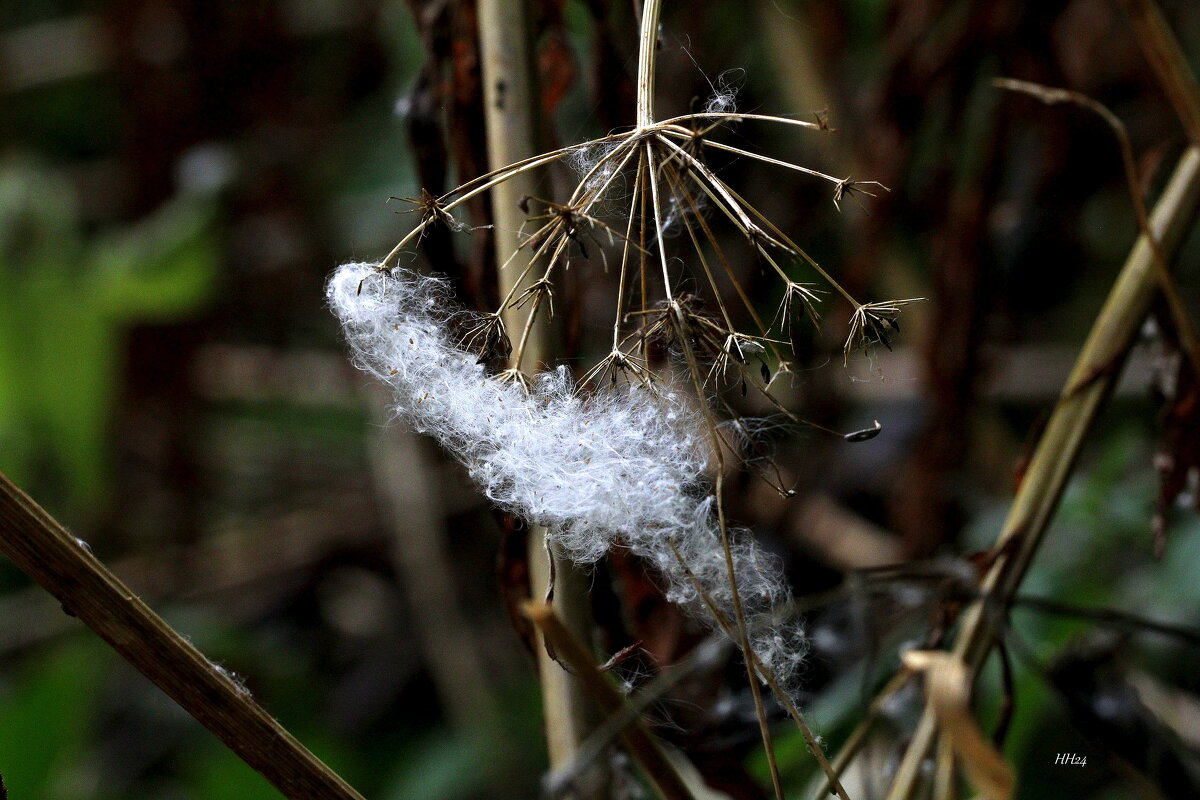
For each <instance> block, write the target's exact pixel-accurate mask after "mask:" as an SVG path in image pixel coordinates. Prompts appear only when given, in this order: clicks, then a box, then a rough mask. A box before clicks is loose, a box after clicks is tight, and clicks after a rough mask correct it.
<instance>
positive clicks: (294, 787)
mask: <svg viewBox="0 0 1200 800" xmlns="http://www.w3.org/2000/svg"><path fill="white" fill-rule="evenodd" d="M0 551H2V552H3V553H4V555H5V556H7V557H8V558H9V559H10V560H12V562H13V563H14V564H16V565H17V566H18V567H19V568H20V569H21V571H23V572H24V573H25V574H26V575H28V576H29V577H31V578H33V580H35V581H36V582H37V583H39V584H40V585H41V586H42V588H44V589H45V590H46V591H48V592H50V594H52V595H54V597H55V598H57V599H58V601H59V602H60V603H62V606H63V610H64V611H66V612H67V613H69V614H71V615H73V616H75V617H78V618H79V619H80V620H81V621H82V622H83V623H84V624H85V625H87V626H88V627H89V628H91V629H92V630H93V631H95V632H96V633H97V634H98V635H99V636H100V638H102V639H104V641H106V642H108V644H109V645H110V646H111V647H112V648H113V649H114V650H116V651H117V653H119V654H120V655H121V657H122V658H124V659H125V660H126V661H128V662H129V663H130V664H132V665H133V666H134V667H135V668H136V669H137V670H138V671H139V672H141V673H142V674H143V675H145V676H146V677H147V678H149V679H150V680H151V681H153V682H154V684H155V685H157V686H158V687H159V688H160V689H162V690H163V692H165V693H166V694H167V695H168V696H169V697H170V698H171V699H173V700H174V701H175V702H177V703H179V705H180V706H182V707H183V709H184V710H185V711H187V712H188V713H189V714H191V715H192V716H193V717H195V718H196V720H197V721H199V722H200V723H201V724H202V725H204V726H205V727H206V728H208V729H209V730H210V731H212V732H213V733H215V734H216V735H217V737H218V738H220V739H221V741H222V742H224V743H225V745H226V746H227V747H229V749H230V750H232V751H233V752H234V753H236V754H237V756H238V757H239V758H241V759H242V760H243V761H245V762H246V763H247V764H249V765H250V766H251V767H253V768H254V769H255V770H257V771H258V772H259V773H261V774H262V775H263V777H265V778H266V779H267V780H268V781H270V782H271V783H272V784H273V785H274V786H275V788H277V789H278V790H279V791H280V792H281V793H283V795H284V796H285V797H288V798H293V800H308V799H309V798H314V799H315V800H363V797H362V795H360V794H359V793H358V792H356V791H355V790H354V789H353V788H351V787H350V785H349V784H347V783H346V782H345V781H344V780H342V779H341V778H340V777H338V775H337V774H336V773H334V772H333V770H331V769H329V767H327V766H325V764H323V763H322V762H321V760H320V759H318V758H317V757H316V756H315V755H313V754H312V753H311V752H309V751H308V750H307V749H306V748H305V747H304V745H302V744H300V742H299V741H297V740H296V738H295V737H294V736H292V735H291V734H290V733H288V732H287V730H285V729H284V727H283V726H282V725H280V724H279V723H278V722H277V721H275V719H273V718H272V717H271V715H270V714H268V713H267V712H266V711H264V710H263V708H262V707H261V706H260V705H258V703H256V702H255V701H254V698H253V697H251V696H250V694H249V693H248V692H246V690H245V689H244V688H243V687H241V686H240V685H238V683H236V682H235V680H234V679H233V678H232V677H231V676H230V675H229V674H228V673H227V672H225V671H223V670H221V669H220V668H218V667H217V666H216V665H215V664H213V663H212V662H211V661H209V660H208V659H207V658H205V657H204V655H203V654H201V653H200V651H199V650H197V649H196V648H195V647H194V646H193V645H192V644H191V642H189V641H188V640H187V639H186V638H184V637H183V636H181V635H180V634H179V633H177V632H176V631H175V630H174V629H173V628H171V626H169V625H167V623H166V622H164V621H163V620H162V618H161V617H159V616H158V615H157V614H155V613H154V612H153V611H151V610H150V608H149V607H148V606H147V605H146V604H145V603H143V602H142V601H141V600H140V599H139V598H138V597H137V595H135V594H134V593H133V591H132V590H131V589H130V588H129V587H128V586H126V585H125V584H124V583H122V582H121V581H120V579H119V578H117V576H116V575H114V574H113V573H112V572H110V571H109V569H108V568H107V567H105V566H104V564H102V563H101V562H100V560H99V559H97V558H96V557H95V556H94V555H93V554H92V551H91V549H90V548H89V547H88V546H87V545H86V544H85V543H84V542H83V541H81V540H79V539H76V538H75V537H74V536H72V535H71V534H70V533H68V532H67V530H66V529H65V528H63V526H62V525H60V524H59V523H58V522H57V521H56V520H55V519H54V518H53V517H51V516H50V515H49V514H47V513H46V512H45V511H44V510H43V509H42V508H41V506H39V505H38V504H37V503H35V502H34V501H33V500H32V499H31V498H30V497H29V495H27V494H25V493H24V492H22V491H21V490H20V489H19V488H17V486H16V485H14V484H13V483H12V481H10V480H9V479H8V477H7V476H5V475H4V474H2V473H0Z"/></svg>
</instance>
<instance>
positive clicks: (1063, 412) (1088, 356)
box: [888, 146, 1200, 800]
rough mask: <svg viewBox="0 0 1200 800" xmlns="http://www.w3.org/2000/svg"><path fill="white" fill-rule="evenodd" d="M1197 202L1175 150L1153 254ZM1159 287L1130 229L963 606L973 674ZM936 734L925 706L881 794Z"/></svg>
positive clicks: (1172, 242) (896, 790)
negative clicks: (1124, 251)
mask: <svg viewBox="0 0 1200 800" xmlns="http://www.w3.org/2000/svg"><path fill="white" fill-rule="evenodd" d="M1198 205H1200V149H1198V148H1197V147H1195V146H1193V147H1191V148H1189V149H1188V150H1187V152H1185V153H1184V155H1183V157H1182V158H1181V159H1180V161H1179V165H1178V166H1177V167H1176V168H1175V172H1174V174H1173V175H1172V177H1171V180H1170V182H1169V183H1168V185H1167V188H1166V189H1165V190H1164V192H1163V194H1162V197H1161V198H1159V201H1158V203H1157V204H1156V205H1155V209H1154V213H1153V215H1152V217H1151V221H1150V223H1151V229H1152V231H1153V233H1154V236H1155V238H1157V240H1158V244H1159V248H1160V250H1161V252H1162V254H1163V257H1164V258H1165V259H1167V260H1173V259H1174V257H1175V256H1176V255H1177V254H1178V252H1179V248H1180V246H1181V245H1182V243H1183V239H1184V234H1185V233H1187V231H1188V230H1189V229H1190V227H1191V224H1192V219H1193V217H1194V216H1195V213H1196V209H1197V206H1198ZM1158 288H1159V279H1158V274H1157V272H1156V271H1155V268H1154V252H1153V248H1152V247H1151V244H1150V241H1149V238H1148V237H1147V236H1145V235H1144V234H1143V235H1142V236H1139V237H1138V239H1137V242H1136V243H1135V244H1134V246H1133V249H1132V250H1131V251H1130V254H1129V257H1128V258H1127V259H1126V261H1125V266H1124V267H1123V269H1122V270H1121V274H1120V275H1119V276H1118V278H1117V281H1116V284H1115V285H1114V286H1113V288H1112V291H1111V292H1110V294H1109V296H1108V300H1107V301H1106V302H1105V304H1104V307H1103V308H1102V309H1101V311H1100V313H1099V315H1098V316H1097V317H1096V321H1095V322H1094V323H1093V325H1092V330H1091V333H1090V334H1089V335H1088V338H1087V341H1086V342H1085V343H1084V346H1083V349H1082V351H1081V352H1080V354H1079V358H1078V359H1077V360H1076V362H1075V368H1074V369H1073V370H1072V372H1071V375H1070V377H1069V378H1068V379H1067V383H1066V387H1065V388H1064V389H1063V392H1062V396H1061V397H1060V398H1059V401H1058V404H1057V406H1056V407H1055V409H1054V412H1053V414H1052V415H1051V417H1050V421H1049V423H1048V424H1047V425H1046V430H1045V432H1044V433H1043V434H1042V437H1041V439H1040V440H1039V442H1038V445H1037V449H1036V450H1035V451H1034V453H1033V457H1032V458H1031V460H1030V462H1029V466H1028V468H1027V469H1026V472H1025V475H1024V477H1023V479H1022V480H1021V486H1020V488H1019V489H1018V490H1017V494H1016V497H1014V498H1013V503H1012V507H1011V508H1010V510H1009V513H1008V517H1007V519H1006V520H1005V522H1004V526H1003V528H1002V529H1001V531H1000V535H999V537H998V538H997V541H996V545H995V549H994V552H995V553H996V554H997V556H996V559H995V561H994V562H993V565H992V567H991V569H989V571H988V573H987V575H986V577H985V578H984V580H983V582H982V585H981V591H982V594H983V599H982V600H979V601H976V602H974V603H972V604H971V606H970V607H968V609H967V610H966V611H965V612H964V614H963V620H962V624H961V626H960V629H959V633H958V635H957V637H956V639H955V643H954V654H955V655H956V656H958V657H959V658H961V659H962V660H963V662H964V663H965V664H966V665H967V667H968V669H969V670H970V671H971V675H972V676H977V675H978V673H979V670H980V669H981V668H982V666H983V662H984V660H985V659H986V657H987V654H988V653H989V652H990V650H991V647H992V643H993V639H994V636H995V633H996V630H995V624H994V622H995V620H994V615H995V614H996V613H1002V612H1003V609H1004V608H1005V607H1006V605H1007V603H1008V600H1009V599H1010V598H1011V597H1012V596H1013V593H1014V592H1015V591H1016V588H1017V586H1018V585H1019V584H1020V582H1021V579H1022V578H1023V577H1024V575H1025V572H1026V570H1028V568H1029V565H1030V563H1031V562H1032V560H1033V557H1034V555H1035V554H1036V553H1037V550H1038V546H1039V545H1040V544H1041V542H1042V539H1043V537H1044V535H1045V533H1046V529H1047V527H1048V526H1049V524H1050V520H1051V519H1052V517H1053V515H1054V512H1055V510H1056V509H1057V507H1058V501H1059V499H1060V498H1061V497H1062V493H1063V490H1064V489H1065V488H1066V485H1067V479H1068V478H1069V477H1070V475H1071V471H1072V468H1073V467H1074V465H1075V461H1076V459H1077V458H1078V456H1079V452H1080V450H1081V448H1082V446H1083V442H1084V438H1085V437H1086V435H1087V432H1088V430H1089V429H1090V428H1091V425H1092V423H1093V422H1094V421H1095V419H1096V416H1097V414H1098V413H1099V411H1100V409H1101V407H1102V406H1103V404H1104V402H1105V400H1106V399H1107V398H1108V396H1109V393H1110V392H1111V390H1112V387H1113V386H1114V385H1115V383H1116V381H1117V378H1118V377H1119V375H1120V371H1121V366H1122V364H1123V362H1124V358H1125V355H1126V354H1127V352H1128V351H1129V348H1130V347H1131V346H1132V345H1133V343H1134V341H1135V340H1136V338H1137V334H1138V330H1139V329H1140V327H1141V325H1142V321H1143V320H1144V319H1145V318H1146V314H1147V313H1148V312H1149V310H1150V304H1151V302H1152V300H1153V299H1154V296H1155V293H1156V292H1157V290H1158ZM936 736H937V723H936V720H935V717H934V714H933V712H932V710H931V709H929V708H928V707H926V709H925V713H924V714H923V715H922V717H921V721H920V723H919V724H918V726H917V730H916V733H915V734H914V735H913V739H912V742H911V743H910V744H909V747H908V750H907V752H906V753H905V755H904V760H903V761H902V762H901V764H900V768H899V769H898V770H897V773H896V778H895V780H894V781H893V783H892V789H891V792H890V794H889V795H888V797H889V800H911V798H913V797H915V796H916V793H917V791H918V787H919V786H920V783H921V780H920V778H921V764H922V762H923V761H924V760H925V758H926V757H927V756H928V754H929V752H930V749H931V748H932V746H933V743H934V740H935V739H936Z"/></svg>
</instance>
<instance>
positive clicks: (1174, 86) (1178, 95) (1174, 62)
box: [1123, 0, 1200, 145]
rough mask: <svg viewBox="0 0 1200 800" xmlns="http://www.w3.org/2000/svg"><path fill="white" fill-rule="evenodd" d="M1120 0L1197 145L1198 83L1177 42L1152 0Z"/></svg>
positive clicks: (1199, 133) (1199, 117)
mask: <svg viewBox="0 0 1200 800" xmlns="http://www.w3.org/2000/svg"><path fill="white" fill-rule="evenodd" d="M1123 3H1124V5H1125V11H1126V12H1127V13H1128V14H1129V18H1130V20H1131V21H1132V22H1133V32H1134V34H1135V35H1136V38H1137V41H1138V44H1139V45H1141V47H1142V52H1144V53H1145V54H1146V60H1147V61H1149V62H1150V66H1151V67H1153V69H1154V74H1155V75H1157V76H1158V81H1159V83H1161V84H1162V87H1163V91H1164V92H1166V94H1167V98H1168V99H1169V100H1170V101H1171V105H1173V106H1174V107H1175V113H1176V114H1177V115H1178V116H1179V121H1180V122H1181V123H1183V128H1184V130H1185V131H1187V135H1188V138H1189V139H1191V140H1192V143H1193V144H1197V145H1200V85H1198V84H1197V83H1196V76H1195V75H1194V74H1193V73H1192V70H1191V67H1189V66H1188V62H1187V58H1186V57H1185V56H1184V54H1183V50H1182V49H1181V48H1180V47H1179V41H1178V40H1177V39H1176V38H1175V35H1174V34H1173V33H1171V28H1170V27H1169V26H1168V25H1167V21H1166V20H1165V19H1164V18H1163V15H1162V11H1161V10H1160V9H1159V7H1158V5H1157V4H1156V3H1155V2H1154V0H1123Z"/></svg>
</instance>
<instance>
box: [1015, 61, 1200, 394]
mask: <svg viewBox="0 0 1200 800" xmlns="http://www.w3.org/2000/svg"><path fill="white" fill-rule="evenodd" d="M992 85H994V86H996V87H998V88H1000V89H1008V90H1009V91H1014V92H1021V93H1022V94H1027V95H1029V96H1030V97H1033V98H1035V99H1037V100H1040V101H1042V102H1043V103H1046V104H1047V105H1055V104H1058V103H1073V104H1074V105H1078V106H1082V107H1083V108H1086V109H1088V110H1089V111H1092V112H1093V113H1095V114H1097V115H1098V116H1099V117H1100V118H1101V119H1102V120H1104V122H1105V123H1106V124H1107V125H1108V127H1109V128H1110V129H1111V130H1112V132H1113V135H1115V136H1116V137H1117V144H1118V145H1119V146H1120V148H1121V163H1122V165H1123V167H1124V170H1125V184H1126V187H1127V188H1128V190H1129V199H1130V201H1131V202H1132V203H1133V212H1134V216H1136V217H1137V223H1138V230H1140V231H1141V232H1142V235H1143V236H1145V237H1146V241H1147V243H1148V244H1149V245H1150V252H1151V254H1152V255H1153V256H1154V269H1155V271H1156V272H1157V273H1158V281H1159V284H1160V287H1161V289H1162V293H1163V297H1164V299H1166V301H1167V308H1168V310H1169V311H1170V314H1171V321H1172V322H1174V323H1175V331H1176V333H1177V335H1178V336H1179V346H1180V349H1182V350H1183V353H1184V356H1186V357H1187V359H1188V361H1190V362H1191V366H1192V372H1193V373H1194V374H1196V375H1200V340H1198V339H1197V336H1196V329H1195V326H1193V325H1192V318H1191V316H1190V315H1189V314H1188V311H1187V307H1186V306H1185V305H1184V303H1183V298H1182V297H1181V296H1180V294H1179V287H1178V286H1177V285H1176V283H1175V278H1174V276H1172V275H1171V271H1170V270H1169V269H1168V268H1167V262H1166V259H1164V258H1163V254H1162V249H1161V248H1160V247H1159V245H1158V238H1157V237H1156V236H1154V235H1153V232H1152V231H1151V230H1150V214H1149V212H1148V211H1147V210H1146V200H1145V198H1144V197H1142V180H1141V177H1140V175H1139V174H1138V168H1137V161H1136V160H1135V159H1134V157H1133V145H1132V144H1131V143H1130V141H1129V132H1128V130H1127V129H1126V128H1125V123H1124V122H1122V121H1121V119H1120V118H1119V117H1118V116H1117V115H1116V114H1114V113H1113V112H1112V111H1110V110H1109V108H1108V107H1107V106H1105V105H1104V104H1103V103H1100V102H1099V101H1097V100H1093V99H1092V98H1090V97H1088V96H1087V95H1085V94H1081V93H1079V92H1072V91H1069V90H1067V89H1056V88H1053V87H1050V86H1043V85H1041V84H1040V83H1031V82H1029V81H1018V80H1013V79H1011V78H997V79H996V80H994V81H992Z"/></svg>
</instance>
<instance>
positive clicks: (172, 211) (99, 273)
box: [0, 157, 218, 519]
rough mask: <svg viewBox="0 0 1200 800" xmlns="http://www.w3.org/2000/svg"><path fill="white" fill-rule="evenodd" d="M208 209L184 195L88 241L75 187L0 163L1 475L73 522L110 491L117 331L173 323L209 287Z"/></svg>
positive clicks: (21, 163) (205, 202) (21, 165)
mask: <svg viewBox="0 0 1200 800" xmlns="http://www.w3.org/2000/svg"><path fill="white" fill-rule="evenodd" d="M214 221H215V214H214V205H213V202H212V200H211V199H209V198H203V197H180V198H178V199H176V200H173V201H171V202H169V203H167V204H166V205H164V206H163V207H162V208H161V209H160V210H159V211H157V212H156V213H155V214H154V215H153V216H151V217H150V218H148V219H145V220H142V221H140V222H137V223H134V224H132V225H128V226H122V227H120V228H117V229H114V230H111V231H104V232H100V233H97V234H90V235H89V234H88V233H86V232H85V230H84V228H83V222H82V220H81V219H80V217H79V214H78V211H77V201H76V197H75V193H74V188H73V187H72V185H71V184H70V183H68V182H66V181H64V180H63V179H62V178H60V177H59V176H57V175H56V174H55V173H54V172H53V171H52V170H51V169H49V168H47V167H45V166H42V165H39V164H38V163H36V162H35V161H32V160H29V159H22V158H17V157H10V158H7V159H5V160H3V161H0V286H3V291H2V292H0V469H3V470H4V471H5V472H6V473H7V474H8V475H9V476H10V477H12V478H13V480H14V481H16V483H17V484H18V485H21V486H25V487H29V489H30V490H31V491H33V492H34V494H35V495H36V496H38V497H39V498H41V500H42V502H43V503H44V504H46V505H48V506H49V507H51V508H53V509H55V510H57V511H58V513H61V514H64V515H66V516H67V517H69V518H73V519H77V518H78V517H79V515H80V513H81V511H82V510H83V509H84V508H86V507H88V506H89V505H91V504H95V503H96V502H97V501H98V500H100V498H102V497H103V496H104V494H105V490H106V488H107V486H108V480H109V469H110V464H109V463H108V462H107V459H108V453H109V452H111V445H110V442H109V437H110V436H111V435H112V433H113V431H112V429H111V423H112V414H113V409H114V404H115V403H116V402H117V399H118V392H119V387H120V380H121V374H122V352H123V345H124V337H123V333H124V331H125V329H126V328H127V327H128V326H129V325H132V324H134V323H139V322H155V321H166V320H172V319H181V318H183V317H184V316H185V315H187V314H189V313H192V312H194V311H196V310H197V309H199V308H201V307H202V304H203V303H204V301H205V299H206V298H207V297H209V296H210V295H211V293H212V291H213V289H214V287H215V283H216V278H217V267H218V245H217V240H216V237H215V232H214Z"/></svg>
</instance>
